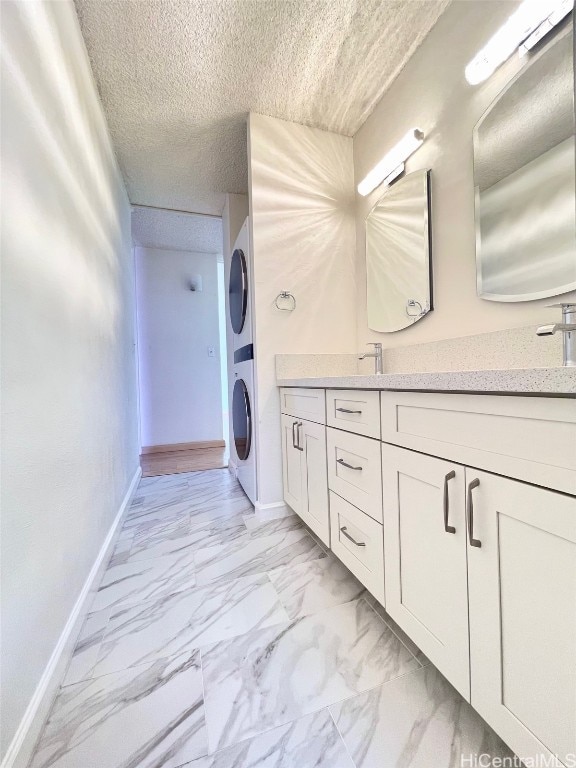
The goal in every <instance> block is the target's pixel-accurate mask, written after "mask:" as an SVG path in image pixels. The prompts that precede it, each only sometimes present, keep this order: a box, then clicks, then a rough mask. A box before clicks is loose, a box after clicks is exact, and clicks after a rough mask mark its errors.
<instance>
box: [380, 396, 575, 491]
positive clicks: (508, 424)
mask: <svg viewBox="0 0 576 768" xmlns="http://www.w3.org/2000/svg"><path fill="white" fill-rule="evenodd" d="M381 403H382V440H383V441H384V442H386V443H394V444H395V445H400V446H402V447H404V448H411V449H413V450H415V451H420V452H422V453H428V454H431V455H433V456H439V457H441V458H443V459H450V460H452V461H457V462H459V463H461V464H467V465H468V466H470V467H477V468H478V469H485V470H487V471H489V472H494V473H496V474H498V475H506V476H507V477H512V478H517V479H519V480H525V481H527V482H530V483H533V484H535V485H541V486H544V487H546V488H552V489H554V490H557V491H563V492H564V493H571V494H574V495H576V401H574V400H573V399H568V398H549V397H520V396H512V397H510V396H502V395H467V394H454V395H453V394H442V393H422V392H382V393H381Z"/></svg>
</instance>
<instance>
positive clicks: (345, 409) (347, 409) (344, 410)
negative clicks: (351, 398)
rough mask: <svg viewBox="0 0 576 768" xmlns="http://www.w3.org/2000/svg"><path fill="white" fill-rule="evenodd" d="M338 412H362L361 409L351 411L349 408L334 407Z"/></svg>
mask: <svg viewBox="0 0 576 768" xmlns="http://www.w3.org/2000/svg"><path fill="white" fill-rule="evenodd" d="M336 410H337V411H340V413H362V411H351V410H350V408H336Z"/></svg>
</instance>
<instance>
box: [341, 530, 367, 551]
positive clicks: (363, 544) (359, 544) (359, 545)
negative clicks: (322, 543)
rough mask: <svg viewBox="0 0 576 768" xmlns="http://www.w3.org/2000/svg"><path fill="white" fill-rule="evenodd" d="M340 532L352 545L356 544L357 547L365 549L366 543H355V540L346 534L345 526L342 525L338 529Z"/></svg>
mask: <svg viewBox="0 0 576 768" xmlns="http://www.w3.org/2000/svg"><path fill="white" fill-rule="evenodd" d="M340 530H341V531H342V533H343V534H344V536H346V538H347V539H350V541H351V542H352V544H356V546H357V547H365V546H366V543H365V542H364V541H356V539H353V538H352V536H350V534H349V533H348V529H347V528H346V526H345V525H343V526H342V528H340Z"/></svg>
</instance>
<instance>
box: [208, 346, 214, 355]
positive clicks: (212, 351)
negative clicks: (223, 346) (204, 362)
mask: <svg viewBox="0 0 576 768" xmlns="http://www.w3.org/2000/svg"><path fill="white" fill-rule="evenodd" d="M208 357H216V349H215V348H214V347H208Z"/></svg>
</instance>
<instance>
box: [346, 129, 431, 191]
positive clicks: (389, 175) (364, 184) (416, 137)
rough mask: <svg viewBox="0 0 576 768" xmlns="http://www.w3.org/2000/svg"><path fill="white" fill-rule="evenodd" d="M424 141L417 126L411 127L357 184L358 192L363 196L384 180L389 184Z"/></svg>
mask: <svg viewBox="0 0 576 768" xmlns="http://www.w3.org/2000/svg"><path fill="white" fill-rule="evenodd" d="M423 141H424V134H423V133H422V131H421V130H420V129H419V128H412V130H411V131H408V133H407V134H406V136H404V138H402V139H400V141H399V142H398V144H396V146H395V147H393V148H392V149H391V150H390V152H388V153H387V154H386V155H384V157H383V158H382V160H380V162H379V163H378V164H377V165H375V166H374V168H372V170H371V171H370V173H369V174H368V175H367V176H366V177H365V178H364V179H362V181H361V182H360V184H358V193H359V194H360V195H363V196H364V197H365V196H366V195H368V194H370V192H372V190H373V189H376V187H377V186H378V185H379V184H381V183H382V182H383V181H385V182H386V183H387V184H389V183H390V182H391V181H394V179H395V178H397V177H398V176H399V175H400V174H401V173H402V171H403V170H404V161H405V160H407V159H408V158H409V157H410V155H411V154H413V153H414V152H415V151H416V150H417V149H418V147H419V146H421V144H422V142H423Z"/></svg>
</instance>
